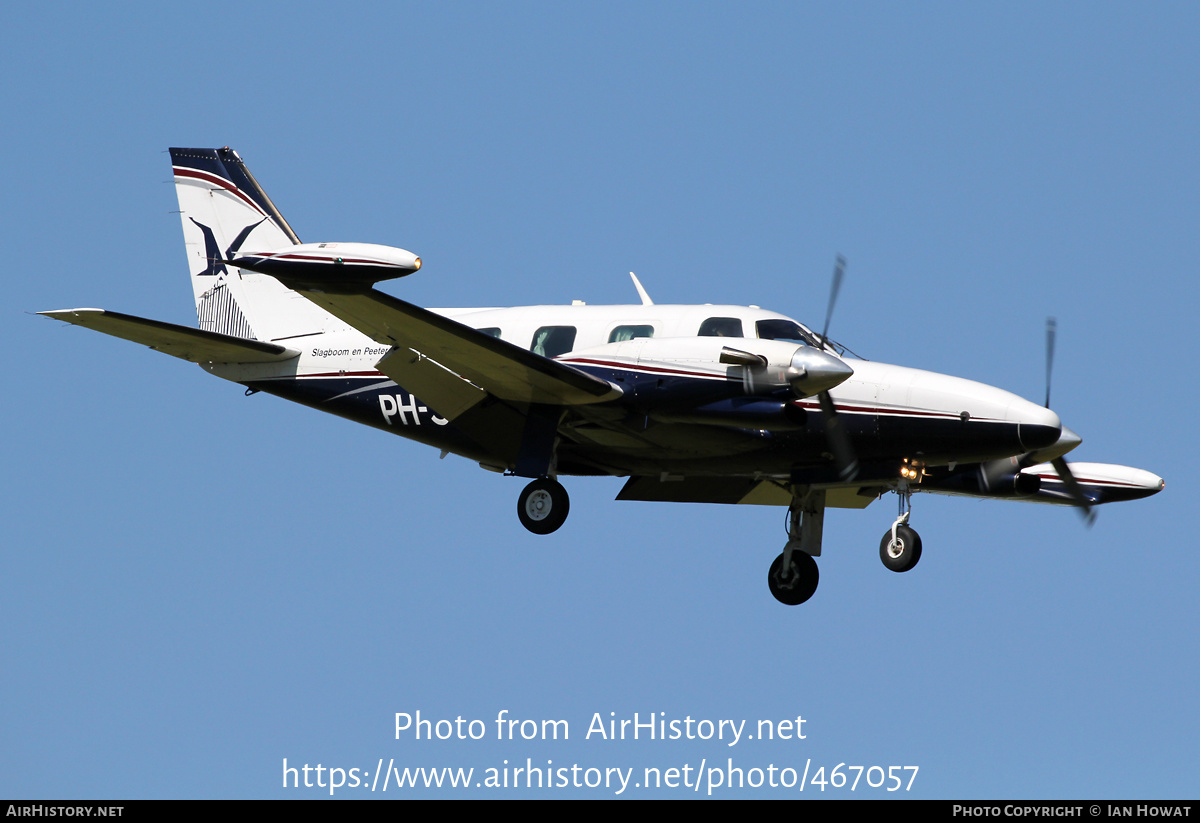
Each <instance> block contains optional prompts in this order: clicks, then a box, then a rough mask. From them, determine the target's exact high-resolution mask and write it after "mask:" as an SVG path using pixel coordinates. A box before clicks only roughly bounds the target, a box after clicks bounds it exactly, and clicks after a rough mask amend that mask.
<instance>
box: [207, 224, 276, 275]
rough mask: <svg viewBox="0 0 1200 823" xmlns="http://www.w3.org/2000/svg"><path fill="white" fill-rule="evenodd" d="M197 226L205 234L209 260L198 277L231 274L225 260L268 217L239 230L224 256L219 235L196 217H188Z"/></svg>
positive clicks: (229, 257) (231, 256) (232, 254)
mask: <svg viewBox="0 0 1200 823" xmlns="http://www.w3.org/2000/svg"><path fill="white" fill-rule="evenodd" d="M188 219H189V220H191V221H192V222H193V223H195V224H196V227H197V228H199V229H200V231H201V232H202V233H203V234H204V259H205V260H207V261H208V267H207V268H206V269H205V270H204V271H202V272H199V273H198V274H197V275H196V276H197V277H217V276H219V275H222V274H225V275H228V274H229V270H228V269H226V268H225V261H226V260H230V259H232V258H233V256H234V255H235V254H236V253H237V251H238V249H240V248H241V247H242V244H243V243H245V242H246V238H247V237H249V236H250V232H252V231H254V230H255V229H256V228H258V227H259V226H261V225H262V224H263V223H264V222H265V221H266V219H267V218H265V217H264V218H263V219H262V220H259V221H257V222H255V223H251V224H250V225H249V226H246V228H244V229H242V230H241V231H240V232H238V236H237V237H235V238H234V240H233V242H232V243H231V244H229V248H228V249H226V250H225V254H224V256H222V254H221V247H220V246H218V245H217V237H216V235H215V234H213V230H212V229H210V228H209V227H208V226H206V225H204V224H203V223H201V222H200V221H198V220H197V219H196V218H194V217H190V216H189V217H188Z"/></svg>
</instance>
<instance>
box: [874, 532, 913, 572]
mask: <svg viewBox="0 0 1200 823" xmlns="http://www.w3.org/2000/svg"><path fill="white" fill-rule="evenodd" d="M879 559H880V560H882V561H883V565H885V566H887V567H888V568H889V569H891V570H892V571H894V572H906V571H908V570H909V569H911V568H912V567H913V566H915V565H917V561H918V560H920V559H921V536H920V535H919V534H917V533H916V532H915V531H913V530H912V529H910V528H909V527H908V526H903V525H902V526H897V527H896V539H895V540H894V541H893V540H892V530H891V529H888V530H887V531H886V532H884V533H883V540H881V541H879Z"/></svg>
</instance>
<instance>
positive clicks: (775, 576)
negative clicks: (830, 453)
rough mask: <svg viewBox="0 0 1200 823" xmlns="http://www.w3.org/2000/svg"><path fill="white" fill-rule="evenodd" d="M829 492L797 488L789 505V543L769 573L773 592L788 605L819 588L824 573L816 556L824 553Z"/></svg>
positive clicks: (798, 602) (769, 581)
mask: <svg viewBox="0 0 1200 823" xmlns="http://www.w3.org/2000/svg"><path fill="white" fill-rule="evenodd" d="M824 522H825V492H824V491H823V490H822V491H806V492H804V493H800V492H799V491H797V492H796V493H794V494H793V496H792V505H791V506H790V507H789V508H788V529H787V534H788V542H787V545H786V546H785V547H784V549H783V554H781V555H779V556H778V557H776V558H775V562H774V563H772V564H771V569H770V571H768V572H767V586H768V588H770V590H771V594H772V595H773V596H774V597H775V599H776V600H778V601H779V602H780V603H783V604H784V605H786V606H799V605H800V604H801V603H803V602H805V601H806V600H808V599H809V598H810V597H812V596H813V594H814V593H815V592H816V590H817V583H818V582H820V579H821V575H820V571H819V570H818V569H817V561H815V560H813V557H814V556H819V555H820V554H821V532H822V528H823V525H824Z"/></svg>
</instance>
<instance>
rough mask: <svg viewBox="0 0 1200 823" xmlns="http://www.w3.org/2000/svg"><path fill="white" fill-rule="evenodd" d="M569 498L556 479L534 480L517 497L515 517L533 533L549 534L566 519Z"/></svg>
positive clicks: (569, 506)
mask: <svg viewBox="0 0 1200 823" xmlns="http://www.w3.org/2000/svg"><path fill="white" fill-rule="evenodd" d="M570 510H571V499H570V498H569V497H567V490H566V489H564V488H563V487H562V484H561V483H559V482H558V481H557V480H551V479H550V478H548V477H543V478H542V479H540V480H534V481H533V482H532V483H530V484H529V485H528V486H526V487H525V490H524V491H522V492H521V496H520V497H518V498H517V517H519V518H520V519H521V525H522V526H524V527H525V528H527V529H529V530H530V531H531V532H533V533H534V534H550V532H552V531H555V530H556V529H557V528H558V527H559V526H561V525H562V524H563V523H565V522H566V520H567V514H568V512H570Z"/></svg>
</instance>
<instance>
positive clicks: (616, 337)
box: [608, 326, 654, 343]
mask: <svg viewBox="0 0 1200 823" xmlns="http://www.w3.org/2000/svg"><path fill="white" fill-rule="evenodd" d="M653 336H654V327H653V326H617V327H616V328H615V329H613V330H612V334H610V335H609V336H608V342H609V343H622V342H624V341H626V340H632V339H633V338H635V337H653Z"/></svg>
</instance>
